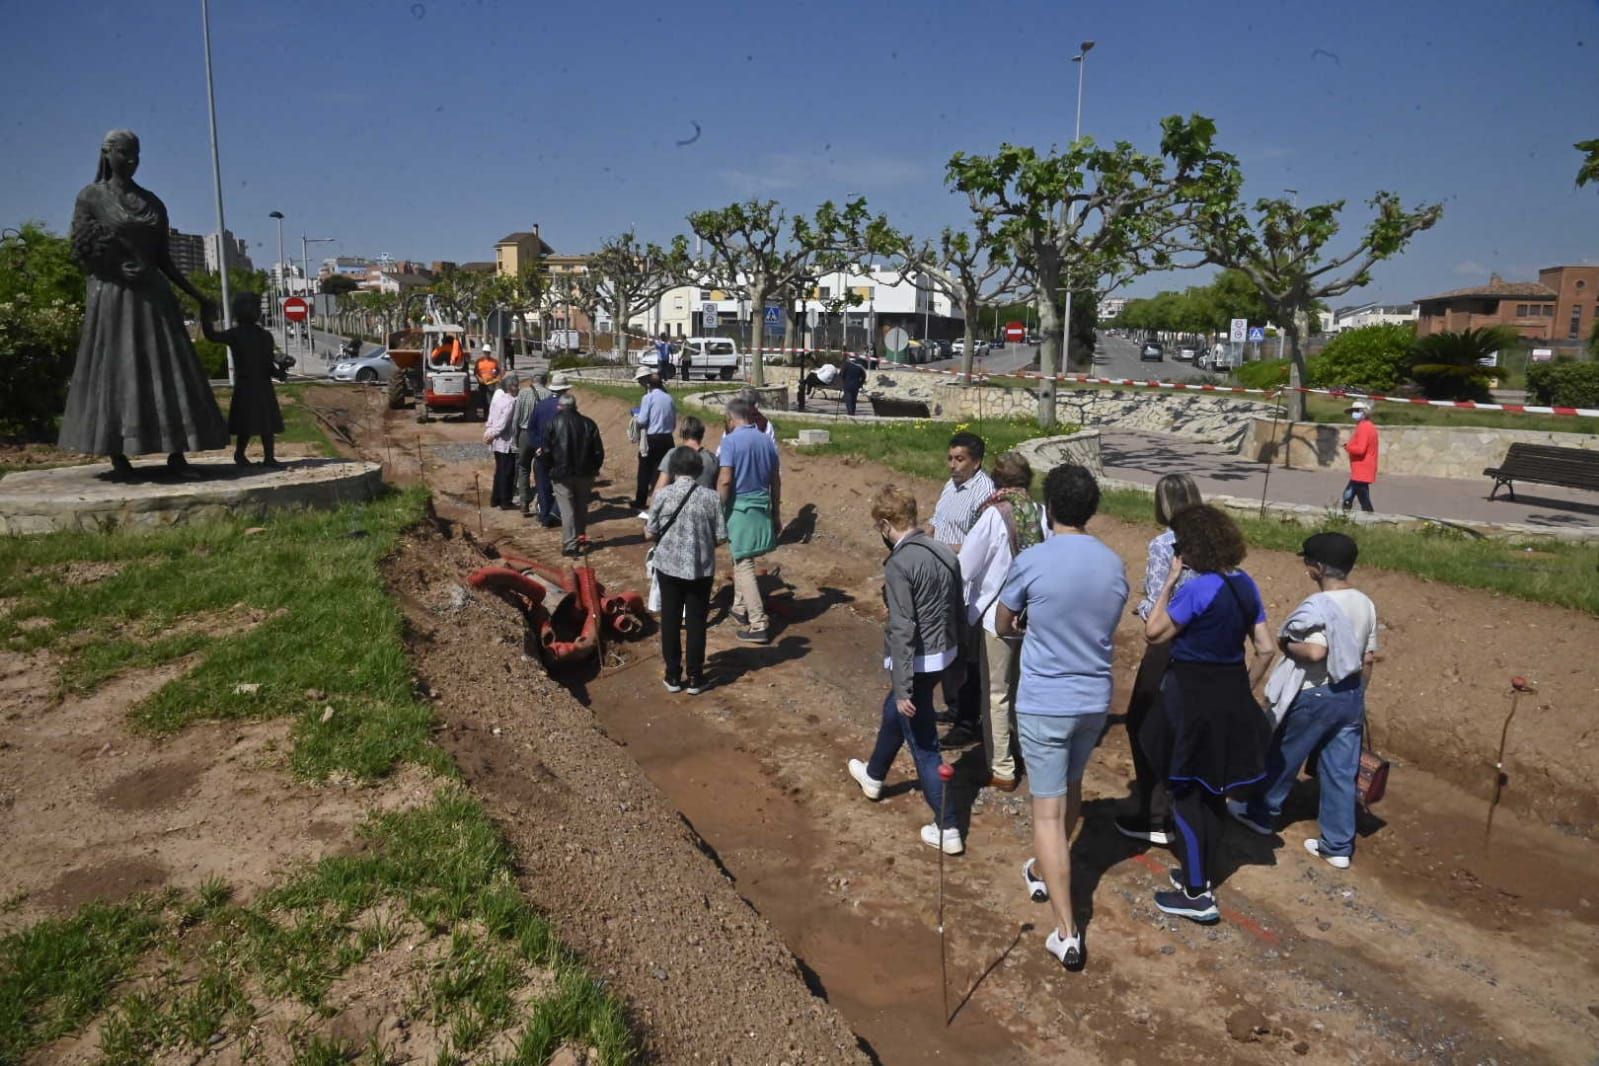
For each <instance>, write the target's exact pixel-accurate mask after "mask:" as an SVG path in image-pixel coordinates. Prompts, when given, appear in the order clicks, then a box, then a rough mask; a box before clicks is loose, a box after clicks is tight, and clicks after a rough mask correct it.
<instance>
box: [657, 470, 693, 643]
mask: <svg viewBox="0 0 1599 1066" xmlns="http://www.w3.org/2000/svg"><path fill="white" fill-rule="evenodd" d="M699 488H700V486H698V485H690V486H689V490H688V491H687V492H685V493H683V498H682V499H681V500H679V501H678V504H677V509H676V510H675V511H673V512H672V516H671V517H670V518H668V519H667V520H666V524H665V525H663V526H662V527H661V528H660V531H659V532H658V533H656V534H655V543H656V545H657V546H658V545H659V544H660V543H661V538H662V537H665V536H666V531H667V530H669V529H671V528H672V525H673V524H674V523H675V522H676V521H677V516H678V515H680V514H682V513H683V508H685V507H687V506H688V501H689V500H691V499H693V498H694V493H696V492H697V491H699ZM644 572H645V573H646V574H648V575H649V578H650V593H649V597H648V599H647V600H646V601H645V603H644V609H645V610H647V611H649V612H650V613H651V614H659V613H660V610H661V582H660V579H659V578H657V577H656V576H655V549H654V548H651V549H650V550H649V551H647V552H645V553H644Z"/></svg>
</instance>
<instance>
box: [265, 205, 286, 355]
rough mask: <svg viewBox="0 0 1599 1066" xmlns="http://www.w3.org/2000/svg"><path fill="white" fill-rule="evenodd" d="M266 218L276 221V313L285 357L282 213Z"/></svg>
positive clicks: (284, 275) (284, 272)
mask: <svg viewBox="0 0 1599 1066" xmlns="http://www.w3.org/2000/svg"><path fill="white" fill-rule="evenodd" d="M267 218H275V219H277V220H278V285H277V289H278V306H277V313H278V328H279V329H280V330H281V331H282V333H283V354H284V355H285V356H287V355H288V354H289V320H288V319H287V318H284V317H283V298H284V296H285V295H286V293H287V292H288V288H289V275H288V273H287V271H286V270H285V268H284V263H283V212H282V211H274V212H272V213H271V214H269V215H267Z"/></svg>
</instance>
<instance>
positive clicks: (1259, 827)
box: [1227, 799, 1276, 837]
mask: <svg viewBox="0 0 1599 1066" xmlns="http://www.w3.org/2000/svg"><path fill="white" fill-rule="evenodd" d="M1227 813H1228V814H1230V815H1232V816H1233V821H1235V822H1237V823H1238V824H1239V825H1241V826H1243V827H1244V828H1245V829H1248V830H1251V831H1253V832H1256V833H1259V834H1260V835H1261V836H1263V837H1269V836H1274V835H1276V830H1274V829H1272V827H1271V826H1269V825H1267V824H1266V823H1264V822H1257V821H1255V820H1254V819H1253V818H1251V817H1250V816H1249V804H1247V803H1245V802H1244V801H1243V800H1235V799H1230V800H1228V801H1227Z"/></svg>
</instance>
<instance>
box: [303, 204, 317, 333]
mask: <svg viewBox="0 0 1599 1066" xmlns="http://www.w3.org/2000/svg"><path fill="white" fill-rule="evenodd" d="M310 249H311V241H310V239H309V238H307V237H306V235H305V234H303V233H302V234H300V269H301V271H302V272H303V273H304V274H305V295H306V296H310V295H311V250H310ZM311 306H312V307H315V306H316V305H315V304H314V303H313V304H312V305H311ZM306 317H307V322H306V324H305V336H306V339H307V340H309V341H310V342H311V347H310V350H309V351H307V352H306V355H305V357H306V359H307V360H308V361H309V360H310V358H311V357H312V356H313V355H315V354H316V334H315V333H312V332H311V316H309V315H308V316H306Z"/></svg>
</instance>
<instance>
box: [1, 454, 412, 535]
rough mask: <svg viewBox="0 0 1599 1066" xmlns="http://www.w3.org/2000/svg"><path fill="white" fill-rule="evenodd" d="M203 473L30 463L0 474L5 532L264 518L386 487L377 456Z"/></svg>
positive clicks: (204, 466) (201, 465)
mask: <svg viewBox="0 0 1599 1066" xmlns="http://www.w3.org/2000/svg"><path fill="white" fill-rule="evenodd" d="M192 463H193V467H194V470H195V471H196V472H197V473H199V474H200V475H201V476H200V477H199V478H198V479H196V480H193V481H180V480H177V479H175V478H171V477H167V476H164V471H163V469H162V467H161V465H160V464H159V463H156V464H148V465H146V464H139V465H138V467H137V469H138V471H139V473H140V474H147V475H148V477H147V478H145V479H141V480H138V481H133V482H115V481H108V480H106V479H105V477H104V475H106V474H108V473H110V471H111V465H110V464H109V463H93V464H89V465H85V466H62V467H55V468H53V469H49V470H28V471H24V472H21V473H16V474H9V475H7V476H6V477H5V478H3V479H0V534H25V533H57V532H63V531H68V530H85V531H102V532H103V531H109V530H112V529H120V528H126V527H137V526H172V525H183V524H185V523H189V522H201V521H208V520H212V519H218V518H227V517H230V516H232V517H244V518H262V517H264V516H266V515H267V514H268V513H269V512H271V511H275V510H282V509H284V508H292V507H336V506H338V505H339V504H343V503H352V502H356V501H360V500H370V499H372V498H373V497H375V496H376V495H377V494H378V493H379V492H380V491H382V488H383V472H382V468H381V467H380V466H378V464H376V463H363V462H350V461H346V460H340V459H294V460H289V461H288V462H287V463H286V464H285V466H284V467H283V469H281V470H269V469H267V468H265V467H261V466H250V467H238V466H235V465H234V464H233V463H232V461H231V460H226V459H222V460H196V461H192Z"/></svg>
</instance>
